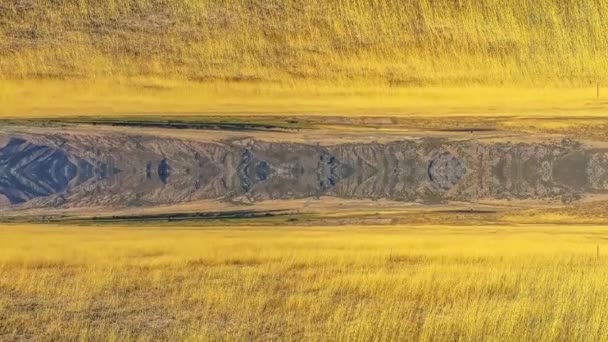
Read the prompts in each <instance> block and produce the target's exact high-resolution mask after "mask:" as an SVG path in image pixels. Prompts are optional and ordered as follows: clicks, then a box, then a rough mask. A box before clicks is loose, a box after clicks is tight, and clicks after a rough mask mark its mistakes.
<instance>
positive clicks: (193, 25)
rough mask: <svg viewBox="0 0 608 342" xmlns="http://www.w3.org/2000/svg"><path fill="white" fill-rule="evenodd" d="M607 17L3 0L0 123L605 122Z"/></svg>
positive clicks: (460, 3) (469, 6) (289, 4)
mask: <svg viewBox="0 0 608 342" xmlns="http://www.w3.org/2000/svg"><path fill="white" fill-rule="evenodd" d="M607 15H608V3H607V2H605V1H584V2H581V1H562V0H540V1H533V0H526V1H518V0H489V1H482V2H480V1H472V0H432V1H431V0H414V1H398V0H382V1H378V0H340V1H314V2H311V1H303V0H294V1H280V0H273V1H268V0H230V1H211V0H203V1H192V0H137V1H136V0H101V1H97V0H95V1H93V0H78V1H77V0H54V1H52V2H49V1H45V0H15V1H6V2H5V3H2V4H0V99H1V100H2V103H3V106H2V108H0V115H3V116H7V115H11V116H22V115H28V114H32V115H39V114H42V115H65V114H107V113H125V112H129V113H141V112H143V113H164V112H171V113H178V112H181V113H184V112H188V113H190V112H194V113H208V112H221V113H232V112H241V113H242V112H253V113H255V112H272V113H283V112H299V113H302V112H312V113H321V114H323V113H333V114H340V113H349V114H350V113H371V114H375V113H384V114H385V115H386V114H395V115H397V114H411V113H415V114H429V113H434V114H444V113H445V112H447V113H461V114H462V113H464V114H471V113H473V114H474V113H498V114H504V113H507V114H508V113H510V114H521V113H523V112H525V113H535V114H537V113H539V112H540V113H543V114H546V113H549V114H552V113H555V112H558V113H564V112H565V113H567V114H573V113H576V114H581V113H583V114H584V113H586V112H592V113H596V114H598V113H605V110H606V103H604V102H603V101H601V100H598V99H597V86H598V85H599V87H600V89H601V91H600V99H601V98H602V95H603V92H604V90H603V89H602V87H603V86H604V85H606V84H608V79H606V75H608V61H607V60H606V58H603V56H605V55H607V54H608V44H607V42H608V41H607V38H606V34H605V32H606V31H607V30H606V29H607V27H606V22H605V20H602V18H604V17H606V16H607ZM503 87H504V88H503ZM545 87H550V88H546V89H540V90H539V89H537V88H545ZM429 88H430V89H429ZM25 99H27V101H25Z"/></svg>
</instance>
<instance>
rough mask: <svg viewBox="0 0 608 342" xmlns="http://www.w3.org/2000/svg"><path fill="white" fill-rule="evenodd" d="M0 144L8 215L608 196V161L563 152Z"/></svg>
mask: <svg viewBox="0 0 608 342" xmlns="http://www.w3.org/2000/svg"><path fill="white" fill-rule="evenodd" d="M0 142H1V143H2V144H3V145H4V146H3V147H2V148H0V194H1V200H0V203H2V207H3V209H4V210H5V211H6V210H9V211H10V210H20V209H32V208H57V209H59V208H107V209H112V208H143V207H154V206H159V205H167V204H179V203H188V202H192V201H197V200H205V199H208V200H216V201H218V202H226V203H227V202H230V203H232V204H234V203H236V204H250V203H255V202H263V201H268V200H291V199H305V198H320V197H322V196H331V197H337V198H343V199H367V200H388V201H395V202H408V203H418V204H440V203H449V202H451V201H461V202H470V203H477V202H479V201H488V200H509V201H523V200H537V201H551V202H561V203H570V202H573V201H576V200H579V199H581V198H584V197H585V196H589V195H593V194H598V193H604V192H607V191H608V150H603V149H596V148H586V147H584V146H583V145H582V144H580V143H578V142H576V141H570V140H564V141H559V142H555V141H547V142H541V143H521V142H520V143H510V142H486V141H482V140H467V141H452V140H448V139H442V138H422V139H410V140H404V141H394V142H389V143H348V144H335V145H320V144H315V143H309V144H304V143H287V142H267V141H262V140H255V139H236V140H229V141H209V142H200V141H194V140H187V139H177V138H167V137H165V138H163V137H156V136H152V135H136V134H124V133H107V132H106V133H97V134H83V133H79V132H76V131H75V132H73V133H67V134H66V133H65V132H63V133H61V134H59V133H54V132H53V131H52V130H51V131H49V132H47V133H39V134H33V133H32V134H29V133H18V134H12V133H11V134H8V133H5V134H3V136H2V137H0Z"/></svg>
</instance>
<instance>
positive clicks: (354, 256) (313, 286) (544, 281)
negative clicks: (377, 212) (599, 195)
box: [0, 225, 608, 341]
mask: <svg viewBox="0 0 608 342" xmlns="http://www.w3.org/2000/svg"><path fill="white" fill-rule="evenodd" d="M607 237H608V236H607V233H606V230H605V228H604V227H602V226H582V225H579V226H576V225H572V226H568V227H564V226H553V225H515V226H505V225H502V226H412V225H405V226H393V227H386V226H366V227H361V226H346V227H315V226H310V227H303V228H293V227H291V228H289V227H272V226H271V227H257V228H246V227H245V228H230V227H226V226H225V225H224V226H220V227H208V228H204V229H202V228H200V227H199V228H188V229H187V228H183V227H180V226H179V225H178V226H175V225H167V226H164V227H156V228H145V227H140V228H135V227H132V226H115V227H105V228H104V227H61V226H40V225H34V226H23V225H20V226H19V225H17V226H3V227H2V228H1V229H0V322H1V323H0V338H1V339H4V340H27V339H31V338H34V337H36V338H40V339H45V340H53V339H62V340H65V339H70V340H82V339H90V340H144V341H145V340H159V339H161V340H175V339H186V340H188V339H189V340H199V339H225V338H226V337H227V336H230V338H234V339H247V340H250V339H264V340H270V339H273V340H277V339H279V340H302V339H354V340H378V339H388V340H404V339H408V340H411V339H419V340H425V341H436V340H454V339H464V340H479V339H490V340H505V339H506V340H563V339H573V340H602V339H605V338H607V336H606V330H605V329H603V327H604V325H605V322H606V319H608V317H606V312H605V310H604V308H605V306H606V302H607V301H608V297H607V295H606V293H607V291H606V286H607V285H606V282H605V279H606V277H607V276H608V274H606V270H607V269H608V268H607V267H606V254H605V253H607V252H606V250H608V249H607V247H608V245H606V238H607Z"/></svg>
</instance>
